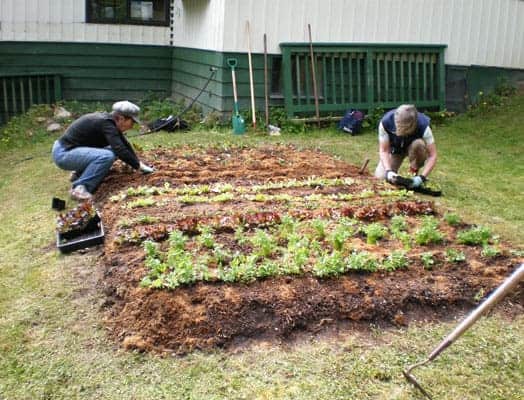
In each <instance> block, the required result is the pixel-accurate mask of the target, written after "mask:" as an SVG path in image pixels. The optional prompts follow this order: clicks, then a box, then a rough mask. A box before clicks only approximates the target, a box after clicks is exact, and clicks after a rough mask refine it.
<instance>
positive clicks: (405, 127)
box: [394, 104, 417, 136]
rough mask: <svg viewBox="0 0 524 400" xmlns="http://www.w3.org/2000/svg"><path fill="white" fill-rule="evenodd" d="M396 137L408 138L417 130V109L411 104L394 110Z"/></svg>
mask: <svg viewBox="0 0 524 400" xmlns="http://www.w3.org/2000/svg"><path fill="white" fill-rule="evenodd" d="M394 118H395V127H396V135H397V136H409V135H411V134H412V133H414V132H415V129H416V128H417V108H416V107H415V106H414V105H413V104H402V105H401V106H399V107H398V108H397V109H396V110H395V116H394Z"/></svg>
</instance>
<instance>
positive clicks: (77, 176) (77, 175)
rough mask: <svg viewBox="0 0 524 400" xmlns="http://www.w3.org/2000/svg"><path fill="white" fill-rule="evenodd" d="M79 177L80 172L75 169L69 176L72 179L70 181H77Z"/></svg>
mask: <svg viewBox="0 0 524 400" xmlns="http://www.w3.org/2000/svg"><path fill="white" fill-rule="evenodd" d="M78 178H80V175H79V174H78V172H76V171H73V172H71V175H70V176H69V181H70V182H74V181H76V180H77V179H78Z"/></svg>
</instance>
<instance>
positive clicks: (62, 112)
mask: <svg viewBox="0 0 524 400" xmlns="http://www.w3.org/2000/svg"><path fill="white" fill-rule="evenodd" d="M71 115H72V114H71V113H70V112H69V111H67V110H66V109H65V108H64V107H57V108H56V109H55V113H54V118H55V119H58V120H62V119H67V118H71Z"/></svg>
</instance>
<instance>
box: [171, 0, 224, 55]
mask: <svg viewBox="0 0 524 400" xmlns="http://www.w3.org/2000/svg"><path fill="white" fill-rule="evenodd" d="M229 1H230V0H175V1H174V10H173V11H174V18H173V22H174V23H173V26H174V38H173V45H174V46H180V47H191V48H198V49H209V50H216V51H222V50H223V47H224V23H225V22H226V21H230V20H231V16H225V15H224V11H225V5H224V3H225V2H229Z"/></svg>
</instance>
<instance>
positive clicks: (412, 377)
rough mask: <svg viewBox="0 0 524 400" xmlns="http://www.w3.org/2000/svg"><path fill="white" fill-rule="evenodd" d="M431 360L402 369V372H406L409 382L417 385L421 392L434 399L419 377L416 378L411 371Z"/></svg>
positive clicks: (405, 375) (430, 399)
mask: <svg viewBox="0 0 524 400" xmlns="http://www.w3.org/2000/svg"><path fill="white" fill-rule="evenodd" d="M428 361H429V360H426V361H423V362H420V363H418V364H414V365H412V366H411V367H409V368H407V369H405V370H404V371H402V374H404V377H405V378H406V379H407V381H408V382H410V383H411V384H412V385H413V386H415V387H416V388H417V389H418V390H420V392H421V393H422V394H423V395H424V396H426V397H427V398H428V399H429V400H432V397H431V395H430V394H429V393H428V392H427V391H426V390H425V389H424V388H423V387H422V386H421V385H420V383H418V381H417V378H415V375H413V374H412V373H411V371H412V370H413V369H415V368H417V367H420V366H422V365H424V364H426V363H427V362H428Z"/></svg>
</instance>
